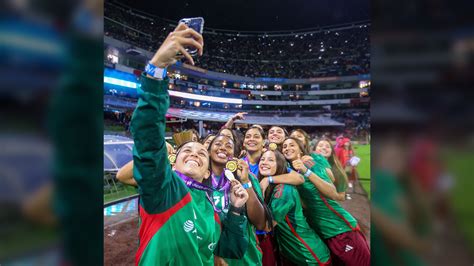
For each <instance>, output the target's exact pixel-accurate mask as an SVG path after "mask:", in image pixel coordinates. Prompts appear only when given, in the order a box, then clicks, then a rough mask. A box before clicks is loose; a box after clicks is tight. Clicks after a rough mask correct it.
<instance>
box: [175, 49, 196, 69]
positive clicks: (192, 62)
mask: <svg viewBox="0 0 474 266" xmlns="http://www.w3.org/2000/svg"><path fill="white" fill-rule="evenodd" d="M178 50H179V51H180V52H181V54H183V55H184V57H186V59H187V60H188V62H189V63H190V64H191V65H194V60H193V58H192V57H191V55H190V54H189V53H188V52H187V51H186V49H184V47H183V46H180V47H179V48H178Z"/></svg>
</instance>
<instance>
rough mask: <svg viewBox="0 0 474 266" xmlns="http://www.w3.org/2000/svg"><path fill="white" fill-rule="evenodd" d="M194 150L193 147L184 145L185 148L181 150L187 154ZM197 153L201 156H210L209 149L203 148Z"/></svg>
mask: <svg viewBox="0 0 474 266" xmlns="http://www.w3.org/2000/svg"><path fill="white" fill-rule="evenodd" d="M192 151H193V149H192V148H191V147H184V148H183V149H182V150H181V152H184V153H185V154H187V153H191V152H192ZM197 154H198V155H199V156H200V157H208V156H209V154H208V153H207V151H206V150H203V149H201V150H199V151H198V152H197Z"/></svg>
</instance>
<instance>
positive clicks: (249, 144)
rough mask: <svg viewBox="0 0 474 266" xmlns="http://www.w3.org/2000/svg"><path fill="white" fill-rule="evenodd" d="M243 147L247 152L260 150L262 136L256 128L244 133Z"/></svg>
mask: <svg viewBox="0 0 474 266" xmlns="http://www.w3.org/2000/svg"><path fill="white" fill-rule="evenodd" d="M244 148H245V149H246V150H247V151H249V152H255V151H260V150H262V148H263V136H262V134H261V133H260V131H259V130H258V129H257V128H251V129H249V130H247V132H246V133H245V139H244Z"/></svg>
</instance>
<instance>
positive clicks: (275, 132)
mask: <svg viewBox="0 0 474 266" xmlns="http://www.w3.org/2000/svg"><path fill="white" fill-rule="evenodd" d="M270 134H280V135H281V134H283V130H281V129H272V130H270Z"/></svg>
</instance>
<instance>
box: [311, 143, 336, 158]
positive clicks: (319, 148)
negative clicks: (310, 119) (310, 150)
mask: <svg viewBox="0 0 474 266" xmlns="http://www.w3.org/2000/svg"><path fill="white" fill-rule="evenodd" d="M314 151H315V152H316V153H317V154H321V155H322V156H324V157H325V158H329V157H330V156H331V154H332V148H331V143H329V142H328V141H326V140H320V141H319V142H318V144H316V147H315V148H314Z"/></svg>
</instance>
